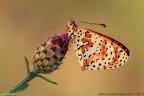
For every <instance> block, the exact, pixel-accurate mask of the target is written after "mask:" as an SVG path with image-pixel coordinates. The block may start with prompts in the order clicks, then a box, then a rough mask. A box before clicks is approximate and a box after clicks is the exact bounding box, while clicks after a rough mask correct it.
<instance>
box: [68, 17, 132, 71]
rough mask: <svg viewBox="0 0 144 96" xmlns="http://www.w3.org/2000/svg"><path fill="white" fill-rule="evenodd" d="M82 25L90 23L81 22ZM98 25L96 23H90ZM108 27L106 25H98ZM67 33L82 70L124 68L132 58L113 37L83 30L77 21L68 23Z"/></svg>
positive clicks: (71, 20)
mask: <svg viewBox="0 0 144 96" xmlns="http://www.w3.org/2000/svg"><path fill="white" fill-rule="evenodd" d="M79 22H82V23H88V22H83V21H79ZM89 24H96V23H89ZM97 25H102V26H104V27H106V26H105V25H104V24H98V23H97ZM67 27H68V29H67V30H66V33H67V34H68V37H69V38H70V40H71V41H72V45H73V47H74V51H75V53H76V56H77V58H78V62H79V63H80V66H81V68H82V70H83V71H84V70H104V69H113V68H117V67H120V66H122V65H123V64H125V63H126V61H127V60H128V58H129V57H130V51H129V50H128V49H127V48H126V47H125V46H124V45H123V44H121V43H120V42H118V41H116V40H114V39H113V38H111V37H108V36H106V35H103V34H101V33H98V32H95V31H93V30H90V29H85V28H81V27H79V26H77V25H76V21H74V20H73V19H70V20H69V21H68V22H67Z"/></svg>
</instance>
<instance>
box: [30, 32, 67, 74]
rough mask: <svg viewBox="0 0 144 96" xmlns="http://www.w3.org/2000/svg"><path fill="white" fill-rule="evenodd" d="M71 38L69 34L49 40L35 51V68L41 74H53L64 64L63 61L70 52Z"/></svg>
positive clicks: (33, 61)
mask: <svg viewBox="0 0 144 96" xmlns="http://www.w3.org/2000/svg"><path fill="white" fill-rule="evenodd" d="M68 46H69V38H68V34H67V33H61V34H59V35H56V36H53V37H51V38H49V39H48V40H47V41H45V42H43V43H42V44H41V45H40V46H39V47H38V48H37V50H36V51H35V53H34V56H33V58H32V63H33V64H34V68H35V69H37V70H38V72H39V73H45V74H48V73H51V72H53V71H54V70H56V69H58V67H59V66H60V65H61V64H62V60H63V58H64V56H65V54H66V52H67V51H68Z"/></svg>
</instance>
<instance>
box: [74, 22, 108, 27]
mask: <svg viewBox="0 0 144 96" xmlns="http://www.w3.org/2000/svg"><path fill="white" fill-rule="evenodd" d="M76 22H81V23H86V24H92V25H100V26H103V27H104V28H106V25H105V24H101V23H91V22H84V21H76Z"/></svg>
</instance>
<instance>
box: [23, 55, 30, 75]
mask: <svg viewBox="0 0 144 96" xmlns="http://www.w3.org/2000/svg"><path fill="white" fill-rule="evenodd" d="M24 58H25V63H26V67H27V72H28V74H30V68H29V61H28V59H27V57H26V56H25V57H24Z"/></svg>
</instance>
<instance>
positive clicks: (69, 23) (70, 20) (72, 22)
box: [67, 18, 75, 28]
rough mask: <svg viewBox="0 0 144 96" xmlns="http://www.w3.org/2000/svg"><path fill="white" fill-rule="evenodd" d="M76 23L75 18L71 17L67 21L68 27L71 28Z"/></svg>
mask: <svg viewBox="0 0 144 96" xmlns="http://www.w3.org/2000/svg"><path fill="white" fill-rule="evenodd" d="M74 25H75V21H74V20H73V18H70V19H69V20H68V22H67V27H68V28H71V27H73V26H74Z"/></svg>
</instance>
